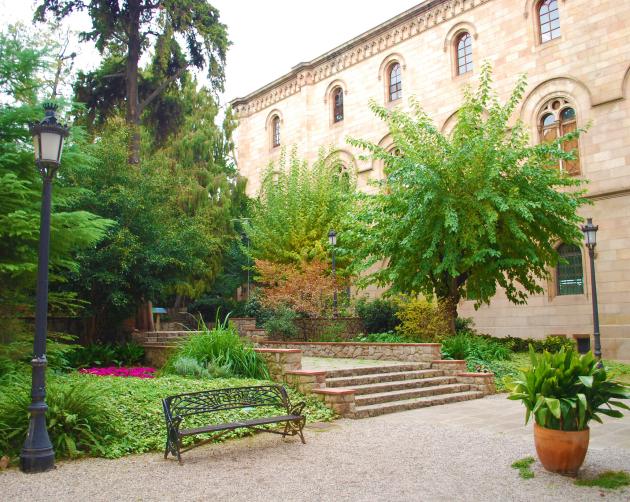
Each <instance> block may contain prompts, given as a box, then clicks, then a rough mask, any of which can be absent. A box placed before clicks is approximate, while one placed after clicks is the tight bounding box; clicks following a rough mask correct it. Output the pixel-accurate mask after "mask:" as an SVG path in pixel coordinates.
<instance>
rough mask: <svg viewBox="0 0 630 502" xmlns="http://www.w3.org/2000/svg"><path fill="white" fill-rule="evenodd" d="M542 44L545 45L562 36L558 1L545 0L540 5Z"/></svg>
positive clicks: (539, 17) (539, 16) (539, 18)
mask: <svg viewBox="0 0 630 502" xmlns="http://www.w3.org/2000/svg"><path fill="white" fill-rule="evenodd" d="M538 21H539V28H540V42H541V43H543V44H544V43H545V42H549V41H550V40H553V39H554V38H558V37H559V36H560V13H559V12H558V0H543V1H542V2H540V4H538Z"/></svg>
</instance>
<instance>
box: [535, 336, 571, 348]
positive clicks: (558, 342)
mask: <svg viewBox="0 0 630 502" xmlns="http://www.w3.org/2000/svg"><path fill="white" fill-rule="evenodd" d="M562 349H564V350H565V351H567V350H570V349H575V341H574V340H573V339H571V338H568V337H566V336H554V335H552V336H548V337H547V338H545V339H544V340H542V342H541V349H540V350H538V351H537V352H544V351H545V350H546V351H548V352H560V350H562Z"/></svg>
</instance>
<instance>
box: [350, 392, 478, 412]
mask: <svg viewBox="0 0 630 502" xmlns="http://www.w3.org/2000/svg"><path fill="white" fill-rule="evenodd" d="M480 397H483V392H478V391H471V390H469V391H465V392H455V393H452V394H441V395H437V396H430V397H418V398H414V399H406V400H404V401H395V402H393V403H381V404H371V405H368V406H357V407H356V408H355V411H354V412H353V413H351V414H349V415H347V416H348V418H368V417H376V416H378V415H385V414H386V413H396V412H399V411H407V410H414V409H416V408H426V407H427V406H437V405H440V404H448V403H458V402H460V401H469V400H471V399H478V398H480Z"/></svg>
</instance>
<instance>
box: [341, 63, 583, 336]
mask: <svg viewBox="0 0 630 502" xmlns="http://www.w3.org/2000/svg"><path fill="white" fill-rule="evenodd" d="M491 73H492V72H491V68H490V66H489V65H484V67H483V69H482V72H481V78H480V83H479V87H478V89H477V90H476V91H472V90H470V89H469V90H467V91H466V92H465V93H464V100H463V101H464V103H463V106H462V108H461V109H460V111H459V112H458V122H457V125H456V126H455V129H454V130H453V132H452V134H451V135H445V134H442V133H441V132H440V131H439V129H437V128H436V127H435V126H434V125H433V124H432V122H431V120H430V119H429V117H428V116H427V115H426V114H425V113H424V112H423V110H422V108H421V107H420V105H419V103H418V102H417V101H415V100H412V101H411V106H412V109H413V112H412V113H411V114H407V113H405V112H403V111H399V110H388V109H387V108H384V107H382V106H379V105H377V104H376V103H371V105H370V106H371V109H372V110H373V111H374V113H375V114H376V116H377V117H378V118H380V119H381V120H383V121H384V122H386V124H387V125H388V127H389V130H390V132H391V135H392V138H393V142H394V145H395V146H394V148H393V149H392V150H386V149H384V148H382V147H379V146H378V145H375V144H373V143H370V142H368V141H363V140H356V139H354V140H350V143H351V144H352V145H354V146H357V147H361V148H363V149H365V150H367V151H368V152H369V153H370V154H371V156H372V157H373V158H375V159H378V160H380V161H382V162H384V164H385V173H386V179H384V180H383V181H381V182H380V183H379V187H380V190H379V191H378V193H377V194H376V195H373V196H370V195H365V196H363V198H362V201H361V204H360V208H361V210H360V212H359V215H358V221H359V222H360V223H361V224H360V225H358V227H357V228H358V230H357V232H356V234H355V237H356V238H357V239H358V242H359V243H360V245H359V246H358V247H357V250H356V255H355V256H356V258H357V262H358V263H359V264H360V267H361V268H363V269H364V270H365V269H368V268H369V267H371V266H373V265H375V264H377V263H381V261H383V260H384V263H385V266H382V267H381V268H379V269H378V270H377V271H375V272H373V273H369V274H367V276H366V277H365V282H366V283H376V284H379V285H381V286H391V288H392V290H393V291H398V292H403V293H411V294H422V295H425V296H427V297H433V296H434V295H435V296H436V297H437V299H438V300H439V301H441V302H443V303H445V304H446V305H447V308H448V310H449V313H450V318H451V328H452V329H453V330H454V320H455V318H456V317H457V304H458V302H459V301H460V299H461V298H468V299H474V300H475V301H476V305H477V306H479V305H481V304H484V303H489V302H490V300H491V298H492V297H493V296H494V295H495V294H496V292H497V286H500V287H502V288H503V289H504V291H505V294H506V295H507V298H508V299H509V300H510V301H512V302H514V303H517V304H522V303H525V302H526V301H527V298H528V295H530V294H535V293H541V292H542V291H543V289H542V287H541V285H540V280H542V279H545V278H547V276H548V270H549V267H554V266H555V265H556V264H557V263H558V254H557V252H556V250H555V248H554V244H555V243H556V242H558V241H563V242H568V243H578V242H579V241H580V239H581V233H580V230H579V228H578V223H579V222H580V221H581V218H580V217H579V216H578V215H577V213H576V211H577V209H578V208H579V207H580V206H581V205H583V204H584V203H586V199H585V198H584V192H583V191H581V190H580V189H579V187H580V185H581V181H580V180H578V179H576V178H571V177H569V176H567V175H565V174H563V173H561V172H560V171H559V170H558V169H557V168H554V166H557V165H558V159H560V158H564V159H571V158H574V157H573V156H574V152H564V151H563V149H562V145H561V144H562V143H563V142H565V141H570V140H572V139H575V138H576V137H577V136H578V135H579V134H580V131H576V132H574V133H570V134H568V135H566V136H564V137H562V138H560V139H558V140H557V141H554V142H553V143H543V144H538V145H531V144H530V138H529V136H528V133H527V128H526V126H525V125H524V124H523V123H522V122H520V121H516V123H514V124H511V123H510V117H511V116H512V114H513V112H514V111H515V109H516V107H517V105H518V103H519V102H520V101H521V99H522V96H523V93H524V90H525V87H526V81H525V78H524V77H522V78H520V79H519V80H518V83H517V85H516V87H515V89H514V91H513V92H512V94H511V96H510V98H509V99H508V100H507V102H506V103H505V104H501V103H500V102H499V100H498V98H497V97H496V94H495V93H494V91H493V90H492V85H491Z"/></svg>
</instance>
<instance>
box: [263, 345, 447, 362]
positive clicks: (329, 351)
mask: <svg viewBox="0 0 630 502" xmlns="http://www.w3.org/2000/svg"><path fill="white" fill-rule="evenodd" d="M261 347H267V348H274V349H280V348H283V349H300V350H301V351H302V353H303V355H305V356H310V357H342V358H353V359H378V360H383V361H412V362H427V363H430V362H431V361H434V360H436V359H440V358H441V356H440V344H439V343H358V342H274V341H267V342H264V343H263V344H261Z"/></svg>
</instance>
